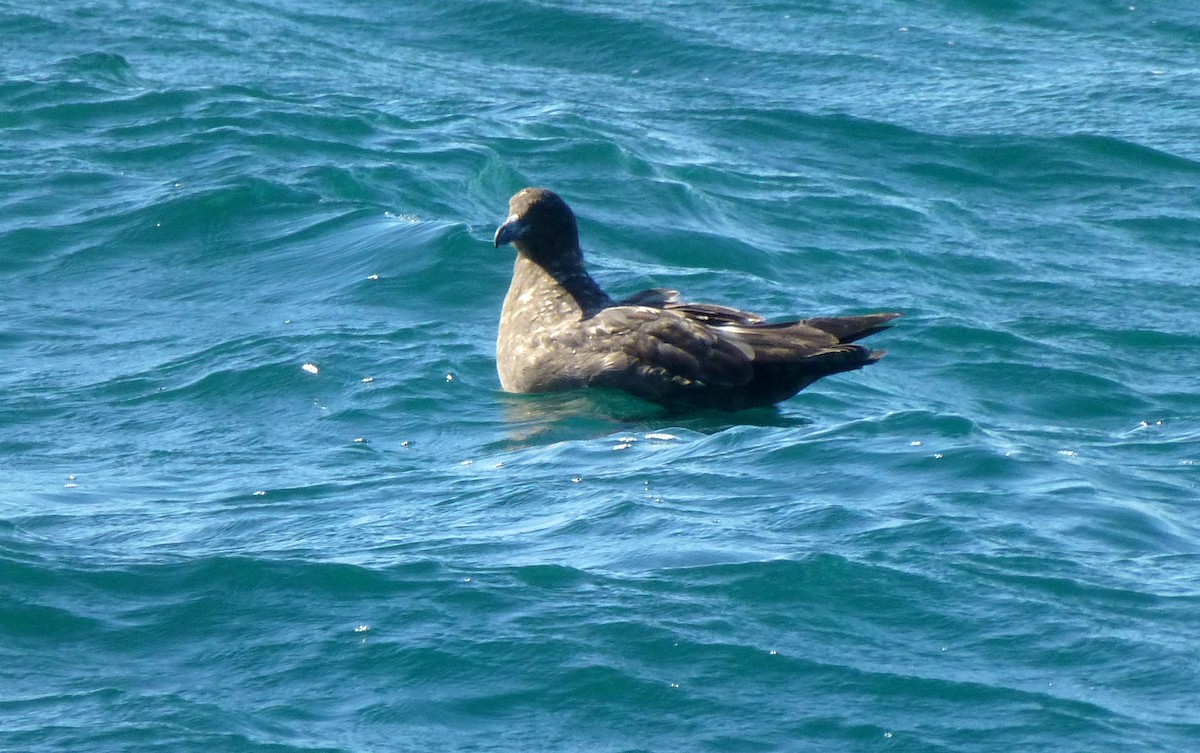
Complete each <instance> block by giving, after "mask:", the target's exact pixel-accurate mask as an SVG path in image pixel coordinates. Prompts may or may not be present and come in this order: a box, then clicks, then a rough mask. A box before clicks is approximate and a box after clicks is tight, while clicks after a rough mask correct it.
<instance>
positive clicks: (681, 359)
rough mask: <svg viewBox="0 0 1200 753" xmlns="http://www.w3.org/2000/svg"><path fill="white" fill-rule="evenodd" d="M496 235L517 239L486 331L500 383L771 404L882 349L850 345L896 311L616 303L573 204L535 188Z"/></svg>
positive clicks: (730, 404) (678, 402) (658, 291)
mask: <svg viewBox="0 0 1200 753" xmlns="http://www.w3.org/2000/svg"><path fill="white" fill-rule="evenodd" d="M495 242H496V246H497V247H499V246H501V245H503V244H505V243H512V244H513V245H514V246H515V247H516V249H517V260H516V264H515V265H514V267H513V278H512V284H511V286H510V287H509V289H508V295H507V296H506V297H505V299H504V308H503V310H502V312H501V314H500V332H499V336H498V337H497V340H496V366H497V370H498V371H499V372H500V384H501V386H502V387H504V389H505V390H508V391H509V392H550V391H556V390H570V389H577V388H581V387H591V386H599V387H613V388H616V389H621V390H624V391H626V392H629V393H631V394H633V395H636V396H638V397H640V398H643V399H645V400H650V401H653V402H656V403H660V404H662V405H665V406H667V407H668V408H672V409H685V408H719V409H723V410H740V409H742V408H750V407H755V406H763V405H772V404H774V403H777V402H779V401H781V400H786V399H788V398H789V397H791V396H793V395H795V394H796V393H797V392H799V391H800V390H802V389H804V388H805V387H807V386H808V385H810V384H812V383H813V382H815V381H816V380H818V379H820V378H821V377H824V376H828V375H830V374H836V373H838V372H841V371H850V370H852V369H859V368H862V367H863V366H865V365H867V364H870V363H874V362H875V361H878V360H879V359H880V358H881V357H882V356H883V351H872V350H870V349H868V348H865V347H863V346H861V345H855V344H852V343H853V341H855V340H858V339H860V338H863V337H866V336H867V335H872V334H875V333H876V332H879V331H880V330H883V329H887V327H888V325H887V322H888V321H890V320H891V319H895V318H896V317H897V316H899V314H893V313H881V314H868V315H865V316H848V317H822V318H814V319H801V320H796V321H789V322H780V323H777V324H769V323H767V322H766V320H764V319H763V317H761V316H759V315H757V314H752V313H750V312H747V311H739V310H738V309H733V308H728V307H726V306H717V305H713V304H704V303H682V302H680V301H679V294H678V293H677V292H676V291H674V290H668V289H666V288H655V289H652V290H644V291H642V292H640V293H637V294H635V295H633V296H630V297H629V298H626V299H624V300H620V301H614V300H613V299H611V298H609V296H608V295H607V294H606V293H605V292H604V291H603V290H601V289H600V286H599V285H597V284H596V282H595V280H593V279H592V278H591V276H590V275H589V274H588V273H587V271H586V269H585V268H584V264H583V252H582V251H581V250H580V248H579V232H578V229H577V226H576V224H575V215H574V213H573V212H572V211H571V209H570V207H568V206H567V204H566V202H564V201H563V200H562V199H561V198H559V197H558V195H556V194H554V193H553V192H551V191H547V190H545V189H542V188H526V189H524V190H523V191H520V192H518V193H517V194H516V195H514V196H513V197H512V199H511V200H510V201H509V216H508V218H507V219H506V220H505V222H504V224H503V225H501V226H500V227H499V228H498V229H497V230H496V237H495Z"/></svg>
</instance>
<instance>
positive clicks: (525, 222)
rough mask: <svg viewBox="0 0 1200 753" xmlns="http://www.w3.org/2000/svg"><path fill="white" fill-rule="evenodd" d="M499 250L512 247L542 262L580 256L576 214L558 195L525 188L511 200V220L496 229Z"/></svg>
mask: <svg viewBox="0 0 1200 753" xmlns="http://www.w3.org/2000/svg"><path fill="white" fill-rule="evenodd" d="M494 240H495V242H496V247H497V248H499V247H500V246H502V245H504V244H506V243H511V244H513V245H514V246H515V247H516V248H517V251H520V252H522V253H524V254H526V255H528V256H531V257H533V258H535V259H538V260H542V261H554V260H557V259H560V258H563V257H568V258H575V257H578V256H579V229H578V227H577V226H576V224H575V213H574V212H572V211H571V208H570V207H569V206H567V202H565V201H563V200H562V198H560V197H559V195H558V194H556V193H554V192H553V191H548V190H546V189H545V188H525V189H522V190H520V191H518V192H517V193H515V194H513V197H512V198H511V199H509V200H508V217H507V218H506V219H505V220H504V224H503V225H501V226H500V227H498V228H496V236H495V239H494Z"/></svg>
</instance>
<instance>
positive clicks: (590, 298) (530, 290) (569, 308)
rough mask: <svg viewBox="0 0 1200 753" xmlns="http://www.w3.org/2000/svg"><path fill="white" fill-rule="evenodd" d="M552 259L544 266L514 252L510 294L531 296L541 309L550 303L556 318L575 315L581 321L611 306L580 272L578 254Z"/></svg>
mask: <svg viewBox="0 0 1200 753" xmlns="http://www.w3.org/2000/svg"><path fill="white" fill-rule="evenodd" d="M553 259H554V261H553V262H549V263H548V262H546V261H542V260H538V259H535V258H534V257H532V256H531V255H529V254H527V253H526V251H525V250H522V249H518V253H517V260H516V262H515V264H514V265H513V279H512V288H511V290H520V291H523V292H524V293H525V294H526V295H532V296H533V298H532V299H531V300H538V301H541V302H542V304H541V305H547V304H548V303H549V302H550V301H553V302H554V303H553V306H554V308H555V309H556V314H558V315H560V316H566V315H576V316H578V317H579V318H581V319H585V318H587V317H589V316H592V315H593V314H595V313H596V312H597V311H599V310H600V309H602V308H604V307H605V306H608V305H610V304H611V303H612V299H610V298H609V297H608V294H607V293H605V292H604V291H603V290H601V289H600V286H599V285H597V284H596V281H595V280H593V279H592V276H591V275H589V274H588V273H587V270H586V269H584V266H583V255H582V254H581V253H579V252H578V251H576V252H575V253H574V254H555V255H554V257H553ZM507 303H508V301H506V304H507ZM514 303H515V302H514Z"/></svg>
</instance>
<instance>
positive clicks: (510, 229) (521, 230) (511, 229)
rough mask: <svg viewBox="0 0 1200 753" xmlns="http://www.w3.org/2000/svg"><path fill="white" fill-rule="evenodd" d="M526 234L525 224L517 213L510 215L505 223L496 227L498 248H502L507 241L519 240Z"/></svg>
mask: <svg viewBox="0 0 1200 753" xmlns="http://www.w3.org/2000/svg"><path fill="white" fill-rule="evenodd" d="M524 236H525V225H524V223H522V222H521V221H520V220H518V219H517V216H516V215H515V214H511V215H509V216H508V219H507V220H505V221H504V224H503V225H501V226H500V227H498V228H496V237H495V239H494V240H495V241H496V248H500V247H501V246H503V245H504V244H505V243H512V242H513V241H519V240H521V238H523V237H524Z"/></svg>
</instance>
